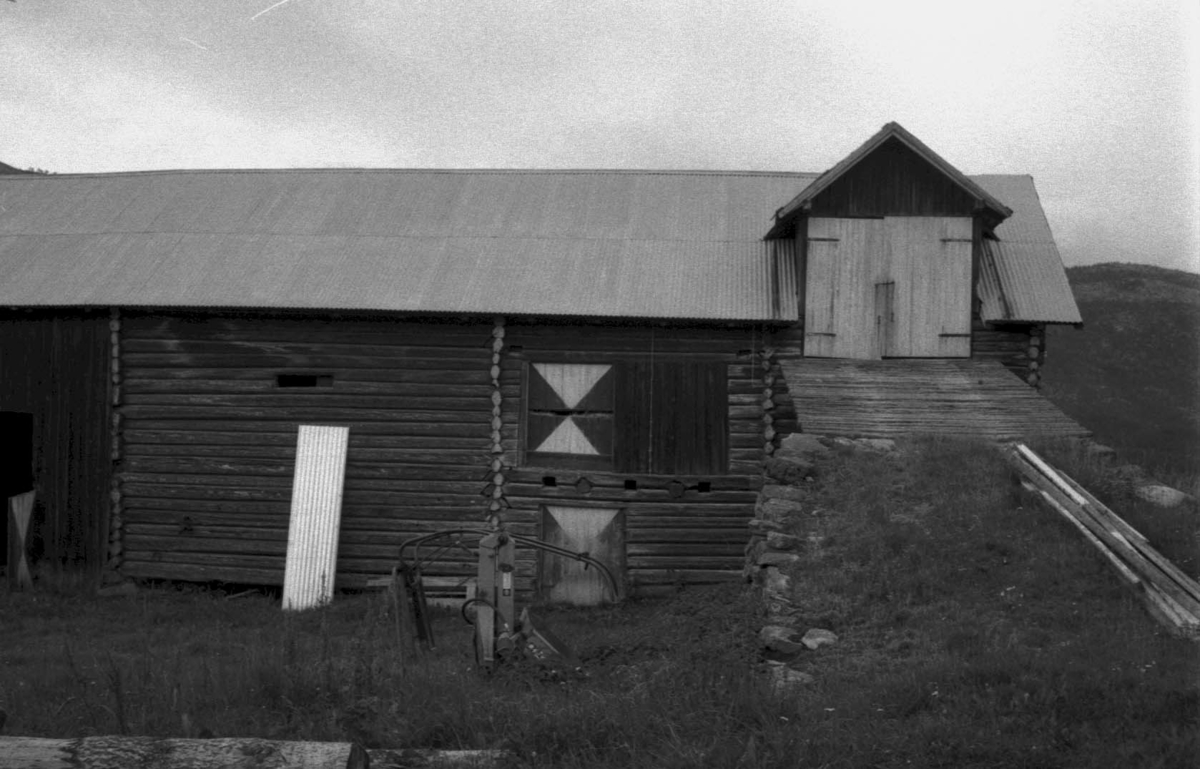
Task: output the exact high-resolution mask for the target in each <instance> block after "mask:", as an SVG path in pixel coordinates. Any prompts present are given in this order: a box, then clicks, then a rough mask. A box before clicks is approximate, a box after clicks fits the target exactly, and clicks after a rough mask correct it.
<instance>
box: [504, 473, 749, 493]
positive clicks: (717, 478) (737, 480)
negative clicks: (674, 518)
mask: <svg viewBox="0 0 1200 769" xmlns="http://www.w3.org/2000/svg"><path fill="white" fill-rule="evenodd" d="M546 475H553V476H554V477H555V478H556V479H557V480H558V483H559V484H560V485H562V484H564V483H565V484H568V485H571V484H574V483H575V482H576V481H577V480H579V479H580V478H587V479H588V482H589V483H591V484H592V485H593V486H598V487H601V488H618V489H623V488H624V486H625V482H626V481H633V482H634V483H636V484H637V485H638V488H642V487H647V488H665V487H666V486H667V485H668V484H669V483H671V482H672V481H678V482H680V483H682V484H684V485H685V486H695V485H697V484H698V483H700V482H702V481H706V482H709V483H710V484H711V485H712V488H713V489H714V490H721V491H742V490H757V489H758V488H759V487H760V486H761V483H762V482H761V479H760V478H758V477H757V476H735V475H677V476H675V475H651V474H648V473H615V472H611V471H581V470H567V471H563V470H555V469H553V468H544V467H514V468H512V469H511V470H509V471H508V477H509V480H510V481H511V482H514V483H516V482H526V483H539V484H540V483H541V481H542V478H543V477H545V476H546Z"/></svg>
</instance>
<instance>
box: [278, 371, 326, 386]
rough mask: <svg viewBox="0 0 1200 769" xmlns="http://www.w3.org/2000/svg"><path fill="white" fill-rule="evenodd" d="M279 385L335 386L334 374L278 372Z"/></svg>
mask: <svg viewBox="0 0 1200 769" xmlns="http://www.w3.org/2000/svg"><path fill="white" fill-rule="evenodd" d="M275 384H276V386H278V387H333V374H276V375H275Z"/></svg>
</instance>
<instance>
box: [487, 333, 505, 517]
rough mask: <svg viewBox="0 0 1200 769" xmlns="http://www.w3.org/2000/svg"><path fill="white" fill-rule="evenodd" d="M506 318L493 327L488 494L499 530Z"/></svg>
mask: <svg viewBox="0 0 1200 769" xmlns="http://www.w3.org/2000/svg"><path fill="white" fill-rule="evenodd" d="M504 333H505V332H504V318H503V317H500V316H497V317H496V319H495V321H494V324H493V327H492V368H491V375H492V451H491V454H492V464H491V475H490V482H489V483H488V489H489V491H488V492H487V493H488V495H489V496H490V497H491V499H490V500H489V501H488V514H487V520H488V524H489V525H490V526H491V527H492V528H499V526H500V523H501V519H500V511H501V510H502V509H503V508H504V505H505V500H504V482H505V477H504V443H503V433H502V430H503V426H504V418H503V416H502V411H503V400H504V399H503V396H502V395H501V392H500V360H501V353H502V352H503V350H504Z"/></svg>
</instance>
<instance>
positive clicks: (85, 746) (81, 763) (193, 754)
mask: <svg viewBox="0 0 1200 769" xmlns="http://www.w3.org/2000/svg"><path fill="white" fill-rule="evenodd" d="M369 760H370V759H369V758H368V755H367V752H366V751H365V750H363V748H362V747H361V746H359V745H356V744H354V743H350V742H283V741H277V740H259V739H253V738H231V739H207V740H185V739H160V738H157V737H115V736H114V737H82V738H79V739H74V740H56V739H45V738H41V737H0V769H17V768H18V767H21V769H25V767H33V766H36V767H41V769H99V767H113V766H120V767H124V769H172V767H180V768H182V767H187V768H188V769H208V768H209V767H212V769H218V767H230V768H232V769H267V767H277V766H288V767H295V768H296V769H323V768H324V767H339V769H341V768H342V767H345V768H346V769H366V768H367V767H368V766H369Z"/></svg>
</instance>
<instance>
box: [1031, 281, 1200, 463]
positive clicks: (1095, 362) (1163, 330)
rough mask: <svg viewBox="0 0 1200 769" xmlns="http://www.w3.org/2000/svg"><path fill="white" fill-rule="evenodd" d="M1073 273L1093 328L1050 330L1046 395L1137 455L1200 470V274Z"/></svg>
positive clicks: (1148, 460)
mask: <svg viewBox="0 0 1200 769" xmlns="http://www.w3.org/2000/svg"><path fill="white" fill-rule="evenodd" d="M1067 277H1068V278H1069V279H1070V281H1071V287H1072V289H1074V291H1075V298H1076V301H1078V303H1079V309H1080V312H1081V313H1082V314H1083V322H1084V328H1083V329H1082V330H1077V329H1073V328H1071V327H1062V326H1054V327H1052V328H1051V329H1050V332H1049V338H1048V343H1047V360H1046V369H1045V376H1046V378H1045V380H1044V382H1043V392H1044V393H1045V394H1046V395H1047V396H1048V397H1049V398H1050V399H1051V400H1052V401H1054V402H1055V403H1056V404H1058V406H1059V407H1060V408H1062V409H1063V410H1064V411H1066V412H1067V413H1068V414H1070V415H1071V416H1073V417H1074V418H1075V419H1076V420H1078V421H1079V422H1080V423H1082V424H1083V425H1084V426H1086V427H1087V428H1088V429H1090V430H1092V431H1093V432H1095V434H1096V437H1097V439H1098V440H1100V441H1102V442H1104V443H1107V444H1109V445H1111V446H1113V447H1114V448H1117V449H1119V450H1120V451H1121V453H1122V454H1125V455H1126V456H1128V458H1129V459H1130V460H1132V461H1137V462H1139V463H1141V464H1145V465H1147V466H1150V467H1165V468H1170V469H1171V470H1174V471H1179V472H1185V473H1188V474H1195V473H1197V472H1200V275H1194V274H1192V273H1188V272H1182V271H1179V270H1168V269H1164V268H1162V267H1151V266H1148V265H1135V264H1096V265H1089V266H1086V267H1072V268H1070V269H1068V270H1067Z"/></svg>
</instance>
